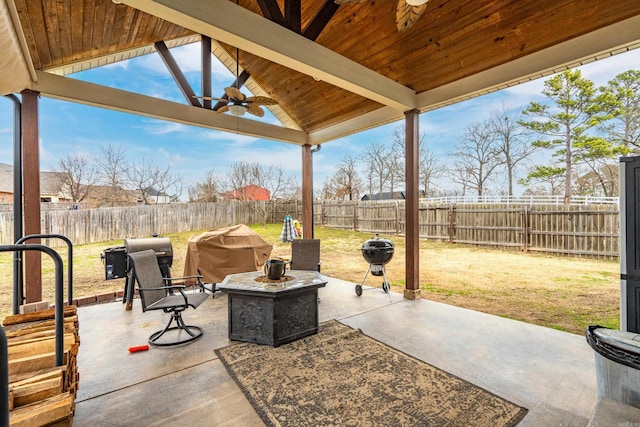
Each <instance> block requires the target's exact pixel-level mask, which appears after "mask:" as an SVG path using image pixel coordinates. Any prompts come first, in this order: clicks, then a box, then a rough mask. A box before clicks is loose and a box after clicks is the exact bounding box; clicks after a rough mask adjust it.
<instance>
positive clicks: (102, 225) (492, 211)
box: [0, 200, 619, 258]
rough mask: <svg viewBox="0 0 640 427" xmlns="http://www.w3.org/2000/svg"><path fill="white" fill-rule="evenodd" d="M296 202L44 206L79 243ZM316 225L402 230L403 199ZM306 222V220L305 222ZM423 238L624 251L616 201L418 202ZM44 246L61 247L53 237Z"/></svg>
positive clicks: (200, 225)
mask: <svg viewBox="0 0 640 427" xmlns="http://www.w3.org/2000/svg"><path fill="white" fill-rule="evenodd" d="M301 209H302V207H301V203H300V202H299V201H295V200H294V201H285V202H281V201H277V202H253V203H247V202H235V201H225V202H218V203H182V204H168V205H146V206H127V207H113V208H99V209H78V210H47V211H42V213H41V217H42V220H41V222H42V233H43V234H62V235H64V236H67V237H68V238H69V239H70V240H71V241H72V242H73V243H74V244H86V243H93V242H104V241H109V240H118V239H124V238H130V237H145V236H150V235H152V234H153V233H157V234H160V235H162V234H170V233H176V232H182V231H190V230H204V229H213V228H219V227H225V226H228V225H233V224H258V223H262V222H264V221H265V215H266V219H267V222H272V223H281V222H282V220H283V218H284V215H286V214H290V215H291V216H292V217H293V218H294V219H300V218H301V216H302V215H301ZM313 216H314V223H315V224H316V225H321V226H327V227H332V228H339V229H347V230H357V231H363V232H367V233H381V234H398V235H404V233H405V211H404V201H366V202H362V201H349V202H343V201H322V202H316V203H314V207H313ZM303 226H304V224H303ZM419 227H420V238H423V239H436V240H442V241H448V242H452V243H465V244H474V245H484V246H494V247H502V248H510V249H517V250H522V251H525V252H527V251H537V252H546V253H554V254H565V255H580V256H592V257H603V258H615V257H618V256H619V238H618V235H619V225H618V207H617V206H616V205H605V204H602V205H596V204H590V205H571V206H562V205H560V206H558V205H535V206H528V205H523V206H517V205H513V204H511V205H494V204H477V205H453V204H427V203H421V204H420V209H419ZM13 241H14V240H13V213H12V212H0V244H5V245H6V244H11V243H13ZM44 243H45V244H47V245H52V246H55V245H59V244H60V242H59V241H57V240H52V241H50V242H44Z"/></svg>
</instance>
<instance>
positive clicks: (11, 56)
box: [0, 0, 36, 94]
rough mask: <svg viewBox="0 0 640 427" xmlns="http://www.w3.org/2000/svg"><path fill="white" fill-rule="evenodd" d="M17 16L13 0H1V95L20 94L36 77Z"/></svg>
mask: <svg viewBox="0 0 640 427" xmlns="http://www.w3.org/2000/svg"><path fill="white" fill-rule="evenodd" d="M17 16H18V15H17V12H16V9H15V4H13V1H12V0H0V34H2V35H3V37H1V38H0V52H2V55H0V70H2V76H3V78H2V79H0V94H10V93H13V92H20V91H22V90H23V89H25V88H26V87H28V86H29V84H30V83H31V80H32V79H35V76H36V73H35V68H34V67H33V64H32V63H31V57H30V56H29V50H28V49H27V47H26V46H27V45H26V40H25V37H24V34H22V28H21V27H20V25H19V21H18V19H17ZM16 24H18V25H16Z"/></svg>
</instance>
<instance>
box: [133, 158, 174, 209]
mask: <svg viewBox="0 0 640 427" xmlns="http://www.w3.org/2000/svg"><path fill="white" fill-rule="evenodd" d="M125 173H126V176H127V181H128V184H129V187H130V188H131V189H132V190H134V191H135V192H136V193H137V194H138V200H139V201H140V202H142V203H144V204H145V205H149V204H156V203H158V202H159V201H160V200H161V199H164V201H165V202H175V201H177V200H178V199H179V198H180V195H181V194H182V177H180V176H178V175H175V174H174V173H173V165H172V163H171V162H170V163H169V164H168V165H167V167H166V168H160V167H159V166H157V165H156V164H155V163H153V161H151V160H149V159H147V158H146V157H142V158H141V159H140V160H139V161H137V162H131V163H129V164H128V165H127V168H126V172H125ZM168 191H172V192H173V194H172V195H170V194H168V193H167V192H168Z"/></svg>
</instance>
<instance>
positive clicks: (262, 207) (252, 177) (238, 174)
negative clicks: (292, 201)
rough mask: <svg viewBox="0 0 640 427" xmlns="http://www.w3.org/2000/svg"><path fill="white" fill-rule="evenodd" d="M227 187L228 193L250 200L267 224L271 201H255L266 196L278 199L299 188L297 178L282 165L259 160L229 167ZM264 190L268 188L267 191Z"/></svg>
mask: <svg viewBox="0 0 640 427" xmlns="http://www.w3.org/2000/svg"><path fill="white" fill-rule="evenodd" d="M225 187H226V188H227V190H228V191H227V192H228V194H229V195H230V196H231V197H232V198H234V199H236V200H240V201H244V202H250V203H249V204H250V206H252V208H253V209H255V210H256V211H257V212H258V213H259V214H260V215H261V216H262V218H263V225H266V223H267V219H268V217H269V213H270V208H271V204H270V203H264V204H261V203H255V202H256V201H258V200H261V199H264V198H266V199H267V201H271V200H276V199H277V198H281V197H283V196H285V195H287V194H291V193H292V192H295V191H296V190H297V187H298V186H297V183H296V182H295V179H294V178H293V177H291V176H289V175H287V174H286V173H285V171H284V169H283V168H282V166H273V165H271V166H266V165H262V164H260V163H258V162H245V161H240V162H235V163H233V164H231V166H230V167H229V172H228V173H227V175H226V182H225ZM262 190H266V193H265V192H264V191H262Z"/></svg>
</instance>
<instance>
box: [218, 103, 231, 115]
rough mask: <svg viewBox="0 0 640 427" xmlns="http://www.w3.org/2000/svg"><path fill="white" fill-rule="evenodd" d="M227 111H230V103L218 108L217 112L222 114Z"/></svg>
mask: <svg viewBox="0 0 640 427" xmlns="http://www.w3.org/2000/svg"><path fill="white" fill-rule="evenodd" d="M226 111H229V106H228V105H223V106H222V107H220V108H218V109H217V110H216V113H218V114H221V113H224V112H226Z"/></svg>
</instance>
